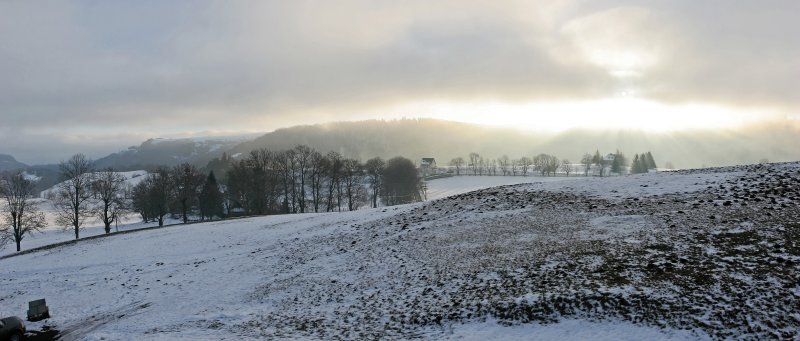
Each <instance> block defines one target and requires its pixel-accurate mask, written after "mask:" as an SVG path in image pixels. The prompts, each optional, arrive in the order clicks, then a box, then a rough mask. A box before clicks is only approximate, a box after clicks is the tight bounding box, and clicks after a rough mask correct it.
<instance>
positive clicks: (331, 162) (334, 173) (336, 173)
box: [326, 152, 342, 212]
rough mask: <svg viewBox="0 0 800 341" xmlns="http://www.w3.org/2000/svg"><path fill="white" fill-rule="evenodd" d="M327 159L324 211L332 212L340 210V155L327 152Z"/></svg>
mask: <svg viewBox="0 0 800 341" xmlns="http://www.w3.org/2000/svg"><path fill="white" fill-rule="evenodd" d="M326 158H327V159H328V161H327V163H328V165H327V166H328V167H327V169H326V178H327V182H328V183H327V185H328V186H327V187H328V193H327V204H326V206H327V207H326V210H327V211H328V212H333V211H334V209H337V210H339V211H341V210H342V191H341V186H340V182H341V175H342V174H341V173H342V155H341V154H339V153H337V152H329V153H328V155H327V156H326Z"/></svg>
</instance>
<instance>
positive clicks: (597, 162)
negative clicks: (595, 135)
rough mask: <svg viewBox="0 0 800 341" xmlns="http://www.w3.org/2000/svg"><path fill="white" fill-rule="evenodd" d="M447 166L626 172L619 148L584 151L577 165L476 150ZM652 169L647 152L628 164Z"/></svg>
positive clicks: (472, 171) (479, 170)
mask: <svg viewBox="0 0 800 341" xmlns="http://www.w3.org/2000/svg"><path fill="white" fill-rule="evenodd" d="M449 165H450V167H451V170H452V171H453V172H454V173H455V174H456V175H462V174H466V175H504V176H508V175H511V176H517V175H521V176H527V175H528V174H529V172H530V173H538V174H539V175H541V176H555V175H556V174H557V172H559V171H560V172H561V173H563V174H565V175H566V176H569V175H570V174H571V173H577V171H579V170H580V169H581V168H582V169H583V175H584V176H589V173H590V172H591V173H592V174H596V175H599V176H604V175H607V174H608V173H617V174H623V173H625V172H626V167H627V166H626V165H627V159H626V157H625V155H624V154H622V153H620V152H619V150H617V151H616V153H613V154H608V155H606V156H603V155H602V154H600V151H599V150H597V151H595V152H594V154H590V153H586V154H584V155H583V157H581V160H580V164H572V163H571V162H570V161H569V160H568V159H563V160H561V159H559V158H558V157H556V156H555V155H549V154H539V155H536V156H534V157H532V158H530V157H526V156H524V157H521V158H519V159H511V158H509V157H508V156H507V155H503V156H501V157H499V158H497V159H491V158H485V157H483V156H481V155H480V154H478V153H470V154H469V156H468V157H467V158H466V159H465V158H463V157H457V158H454V159H452V160H450V163H449ZM654 168H656V166H655V161H653V156H652V154H651V153H650V152H647V153H643V154H642V155H641V156H639V155H638V154H637V155H636V157H635V158H634V161H633V162H632V164H631V166H630V172H631V173H642V172H647V170H648V169H654Z"/></svg>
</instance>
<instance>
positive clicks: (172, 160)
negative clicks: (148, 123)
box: [95, 135, 257, 171]
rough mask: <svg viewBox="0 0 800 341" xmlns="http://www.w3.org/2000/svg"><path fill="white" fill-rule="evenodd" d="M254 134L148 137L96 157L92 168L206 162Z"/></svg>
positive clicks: (140, 166) (136, 168)
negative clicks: (129, 145) (134, 144)
mask: <svg viewBox="0 0 800 341" xmlns="http://www.w3.org/2000/svg"><path fill="white" fill-rule="evenodd" d="M256 136H257V135H243V136H229V137H204V138H185V139H149V140H147V141H144V142H142V144H141V145H139V146H133V147H129V148H128V149H127V150H124V151H120V152H118V153H113V154H111V155H108V156H106V157H102V158H100V159H97V160H95V167H96V168H98V169H100V168H106V167H112V168H114V169H117V170H125V171H128V170H139V169H150V168H154V167H157V166H173V165H177V164H181V163H184V162H188V163H191V164H196V165H205V164H206V163H208V161H210V160H212V159H213V158H215V157H219V156H221V155H222V153H223V152H226V151H228V150H230V149H231V148H233V147H235V146H236V145H238V144H239V143H241V142H242V141H246V140H248V139H253V138H255V137H256Z"/></svg>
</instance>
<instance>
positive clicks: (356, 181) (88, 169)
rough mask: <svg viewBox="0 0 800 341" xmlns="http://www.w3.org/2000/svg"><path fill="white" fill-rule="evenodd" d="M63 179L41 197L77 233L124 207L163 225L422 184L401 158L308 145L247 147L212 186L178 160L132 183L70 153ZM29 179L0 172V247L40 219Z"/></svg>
mask: <svg viewBox="0 0 800 341" xmlns="http://www.w3.org/2000/svg"><path fill="white" fill-rule="evenodd" d="M59 168H60V172H61V182H60V183H58V184H57V185H56V186H55V188H54V189H53V190H52V191H49V193H47V198H48V199H49V200H50V202H51V203H52V205H53V207H54V209H55V218H56V223H57V224H59V225H62V226H64V227H65V228H68V229H72V230H73V231H74V233H75V239H78V238H80V231H81V229H82V228H83V227H84V226H85V223H86V220H87V219H90V218H93V217H94V218H96V219H98V220H99V221H101V222H102V223H103V225H104V227H105V232H106V233H110V232H111V226H112V225H113V224H115V223H117V222H118V220H119V219H120V218H122V217H123V216H124V215H125V214H127V213H132V212H135V213H138V214H139V215H140V216H141V217H142V219H143V221H144V222H150V221H154V222H158V225H159V226H163V225H164V222H165V218H166V217H167V216H168V215H170V214H171V215H172V216H174V217H177V218H180V219H182V221H183V222H184V223H187V222H189V220H190V217H192V216H199V218H200V220H206V219H213V218H214V217H225V216H227V215H230V214H232V213H240V214H252V215H262V214H275V213H304V212H311V211H313V212H323V211H325V212H333V211H343V210H349V211H352V210H355V209H358V208H359V207H361V206H365V205H366V204H371V206H373V207H377V206H378V205H379V202H380V203H383V204H385V205H396V204H403V203H408V202H413V201H418V200H421V199H422V198H423V197H424V190H425V187H424V185H423V183H422V181H421V179H420V178H419V176H418V174H417V171H416V168H415V166H414V164H413V162H412V161H411V160H409V159H406V158H403V157H396V158H393V159H390V160H388V161H384V160H383V159H381V158H373V159H370V160H368V161H367V162H366V163H361V162H360V161H358V160H356V159H350V158H345V157H343V156H342V155H340V154H338V153H335V152H330V153H328V154H325V155H323V154H321V153H319V152H317V151H316V150H313V149H311V148H309V147H307V146H297V147H295V148H293V149H290V150H286V151H279V152H274V151H270V150H266V149H259V150H254V151H252V152H251V153H250V154H249V155H248V156H247V157H246V158H245V159H242V160H239V161H235V162H233V164H232V167H231V169H230V170H229V171H228V172H227V174H226V181H225V184H224V185H221V184H218V183H217V180H216V176H215V175H214V172H213V171H212V172H210V173H209V174H208V175H206V174H205V173H204V172H201V171H200V170H199V169H198V168H197V167H195V166H193V165H190V164H182V165H178V166H175V167H171V168H168V167H159V168H157V169H156V170H155V171H153V172H150V173H148V174H147V175H145V176H144V177H143V178H142V179H141V181H139V183H138V184H136V185H135V186H130V185H129V184H128V183H127V182H126V178H125V176H123V175H122V174H121V173H118V172H115V171H114V170H112V169H103V170H100V171H95V169H94V167H93V162H92V161H91V160H90V159H88V158H87V157H86V156H85V155H83V154H76V155H74V156H72V157H71V158H70V159H69V160H67V161H64V162H62V163H61V164H60V165H59ZM34 188H35V183H34V182H33V181H32V180H30V179H28V178H26V176H25V174H24V173H17V174H5V175H2V177H0V198H2V199H3V201H2V206H1V207H0V209H2V214H3V218H4V219H3V223H2V225H0V246H2V245H3V244H5V243H7V242H9V241H12V240H13V241H14V242H16V244H17V251H19V250H20V243H21V241H22V239H23V238H24V237H25V236H26V235H28V234H30V233H32V232H35V231H39V230H40V229H42V228H43V227H44V226H45V225H46V220H45V216H44V214H43V213H42V212H41V211H40V209H39V208H38V206H37V205H38V198H37V196H36V193H35V189H34Z"/></svg>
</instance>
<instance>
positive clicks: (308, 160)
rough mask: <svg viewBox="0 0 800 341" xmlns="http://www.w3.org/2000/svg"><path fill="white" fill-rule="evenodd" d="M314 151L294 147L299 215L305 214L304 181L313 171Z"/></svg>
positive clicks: (303, 147)
mask: <svg viewBox="0 0 800 341" xmlns="http://www.w3.org/2000/svg"><path fill="white" fill-rule="evenodd" d="M314 153H316V151H314V150H313V149H311V148H309V147H308V146H302V145H300V146H297V147H294V157H295V163H294V164H295V166H296V170H297V172H296V174H295V178H296V179H297V180H295V181H294V182H295V187H296V188H297V192H298V193H297V206H298V207H299V208H300V213H305V212H306V179H308V178H309V177H310V175H311V174H310V173H311V172H312V171H313V169H312V168H313V165H312V163H313V161H314Z"/></svg>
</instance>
